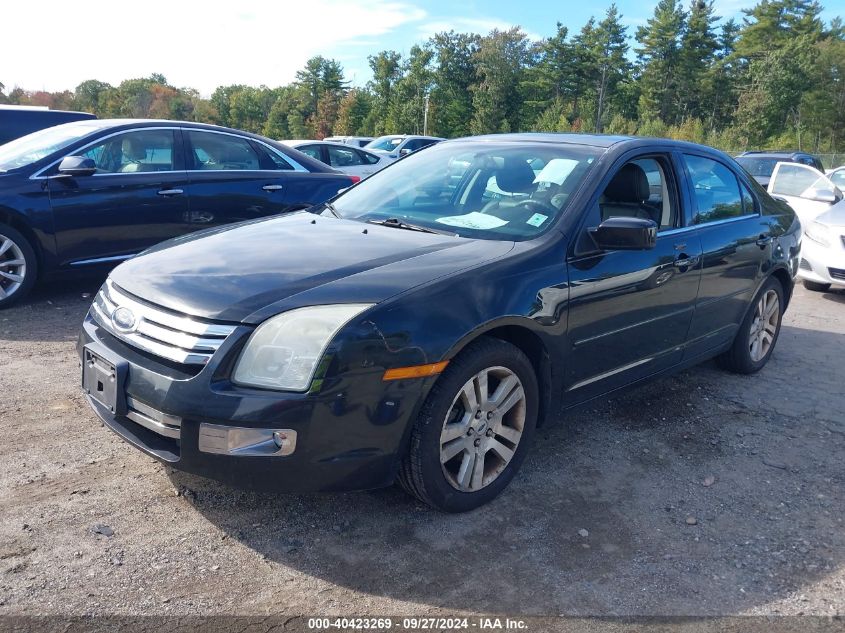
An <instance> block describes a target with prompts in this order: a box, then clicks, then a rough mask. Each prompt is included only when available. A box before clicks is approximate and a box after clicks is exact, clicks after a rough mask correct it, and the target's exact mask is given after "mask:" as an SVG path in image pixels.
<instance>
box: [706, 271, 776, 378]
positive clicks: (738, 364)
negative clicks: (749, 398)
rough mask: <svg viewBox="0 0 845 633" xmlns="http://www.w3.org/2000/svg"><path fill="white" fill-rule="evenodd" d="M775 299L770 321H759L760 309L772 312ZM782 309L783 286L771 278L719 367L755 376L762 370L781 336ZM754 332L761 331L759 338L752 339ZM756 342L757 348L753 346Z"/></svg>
mask: <svg viewBox="0 0 845 633" xmlns="http://www.w3.org/2000/svg"><path fill="white" fill-rule="evenodd" d="M773 297H776V298H777V305H776V307H775V309H774V310H775V312H774V313H772V315H771V316H770V317H769V318H768V319H767V320H763V321H761V320H759V317H760V311H761V310H764V309H765V310H766V311H767V312H768V311H769V310H770V306H771V300H772V298H773ZM764 298H765V299H766V301H765V303H764ZM783 307H784V299H783V286H782V285H781V284H780V282H779V281H778V280H777V279H774V278H772V277H769V279H768V280H767V281H766V282H765V283H764V284H763V287H762V288H760V290H759V291H758V292H757V294H756V295H755V296H754V301H752V303H751V308H750V309H749V310H748V314H747V315H746V316H745V319H743V321H742V325H740V327H739V332H737V334H736V338H734V342H733V345H732V346H731V348H730V349H729V350H728V351H727V352H725V353H724V354H722V355H721V356H719V358H718V361H719V364H720V365H721V366H722V367H723V368H724V369H727V370H729V371H732V372H735V373H738V374H753V373H756V372H758V371H760V370H761V369H763V367H764V366H765V365H766V363H767V362H768V361H769V358H771V356H772V352H773V351H774V349H775V345H776V344H777V341H778V336H779V335H780V326H781V321H782V320H783ZM754 332H760V337H757V336H756V335H755V336H752V334H753V333H754ZM764 332H765V333H766V334H767V336H765V335H764ZM761 337H762V338H761ZM755 340H756V343H757V347H756V348H754V347H752V346H753V345H754V343H755ZM755 349H756V351H755Z"/></svg>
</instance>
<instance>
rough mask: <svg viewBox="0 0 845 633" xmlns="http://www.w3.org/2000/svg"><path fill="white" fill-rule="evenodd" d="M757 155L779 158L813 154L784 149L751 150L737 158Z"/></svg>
mask: <svg viewBox="0 0 845 633" xmlns="http://www.w3.org/2000/svg"><path fill="white" fill-rule="evenodd" d="M752 156H754V157H756V156H759V157H760V158H777V157H780V156H812V154H808V153H807V152H790V151H787V150H783V151H772V152H766V151H762V150H761V151H751V152H743V153H742V154H740V155H739V156H737V158H749V157H752Z"/></svg>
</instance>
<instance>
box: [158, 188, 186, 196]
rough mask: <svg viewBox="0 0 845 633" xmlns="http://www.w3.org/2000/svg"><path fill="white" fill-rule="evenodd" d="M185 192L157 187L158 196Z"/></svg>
mask: <svg viewBox="0 0 845 633" xmlns="http://www.w3.org/2000/svg"><path fill="white" fill-rule="evenodd" d="M183 193H185V192H184V191H182V190H181V189H159V190H158V195H160V196H179V195H182V194H183Z"/></svg>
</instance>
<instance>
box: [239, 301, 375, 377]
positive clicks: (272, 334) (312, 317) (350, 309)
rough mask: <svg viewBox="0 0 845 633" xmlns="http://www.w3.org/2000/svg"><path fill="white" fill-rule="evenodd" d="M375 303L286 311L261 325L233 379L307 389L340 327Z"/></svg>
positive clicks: (241, 357) (248, 343) (246, 349)
mask: <svg viewBox="0 0 845 633" xmlns="http://www.w3.org/2000/svg"><path fill="white" fill-rule="evenodd" d="M372 305H373V304H360V303H354V304H352V303H350V304H339V305H325V306H311V307H308V308H298V309H296V310H290V311H289V312H283V313H282V314H280V315H278V316H275V317H273V318H271V319H268V320H266V321H265V322H264V323H262V324H261V325H259V326H258V328H257V329H256V330H255V332H253V333H252V336H250V337H249V340H248V341H247V343H246V347H244V349H243V351H242V352H241V356H240V358H239V359H238V364H237V365H236V367H235V374H234V376H233V378H232V380H233V382H235V383H236V384H239V385H248V386H251V387H266V388H269V389H281V390H284V391H305V390H306V389H308V386H309V385H310V384H311V379H312V378H313V376H314V371H315V370H316V369H317V363H318V362H319V361H320V358H321V357H322V355H323V352H324V351H325V350H326V347H328V345H329V343H330V342H331V340H332V338H334V335H335V334H337V332H338V330H340V328H342V327H343V326H344V325H346V324H347V323H348V322H349V321H350V320H352V319H353V318H355V317H356V316H357V315H359V314H360V313H361V312H363V311H364V310H366V309H367V308H369V307H372Z"/></svg>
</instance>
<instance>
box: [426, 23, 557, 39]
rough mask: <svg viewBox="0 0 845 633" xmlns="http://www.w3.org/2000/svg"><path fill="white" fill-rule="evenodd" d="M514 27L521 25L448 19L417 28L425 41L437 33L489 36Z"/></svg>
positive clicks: (533, 36) (541, 37)
mask: <svg viewBox="0 0 845 633" xmlns="http://www.w3.org/2000/svg"><path fill="white" fill-rule="evenodd" d="M514 26H519V25H518V24H510V23H509V22H505V21H504V20H497V19H495V18H448V19H442V20H440V19H438V20H432V21H430V22H426V23H425V24H420V25H419V27H418V28H417V33H418V34H419V37H420V39H421V40H423V39H426V38H429V37H431V36H432V35H434V34H435V33H442V32H443V31H457V32H459V33H460V32H467V31H470V32H472V33H478V34H480V35H487V34H488V33H489V32H490V31H492V30H493V29H498V30H499V31H507V30H508V29H510V28H513V27H514ZM523 31H525V29H523ZM525 34H526V35H527V36H528V37H529V39H532V40H541V39H543V36H542V35H538V34H537V33H533V32H531V31H525Z"/></svg>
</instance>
